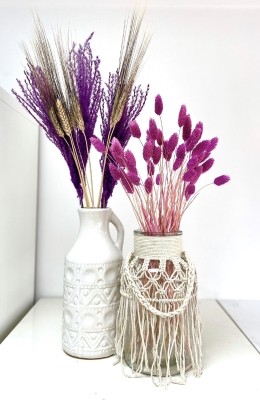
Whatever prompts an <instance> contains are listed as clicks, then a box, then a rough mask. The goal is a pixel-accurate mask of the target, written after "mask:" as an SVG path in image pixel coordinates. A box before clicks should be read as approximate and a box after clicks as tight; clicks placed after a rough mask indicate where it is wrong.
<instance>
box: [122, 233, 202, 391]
mask: <svg viewBox="0 0 260 400" xmlns="http://www.w3.org/2000/svg"><path fill="white" fill-rule="evenodd" d="M120 291H121V300H120V305H119V311H118V315H117V333H116V352H117V356H118V358H119V360H121V362H122V364H123V365H124V366H125V367H126V368H125V367H124V371H125V373H126V374H128V376H133V377H135V376H139V375H140V374H149V375H151V377H152V379H153V381H154V383H155V384H156V385H167V384H168V383H170V382H175V383H185V380H186V371H187V370H189V369H192V370H193V373H194V375H196V376H199V375H200V374H201V370H202V353H201V323H200V318H199V311H198V303H197V277H196V271H195V268H194V265H193V264H192V263H191V262H190V260H189V259H188V257H187V255H186V253H185V252H183V250H182V233H181V232H176V233H174V234H165V235H150V234H145V233H142V232H140V231H135V232H134V252H133V253H130V254H129V256H128V257H127V259H126V260H125V262H124V264H123V267H122V273H121V289H120ZM129 367H130V369H129Z"/></svg>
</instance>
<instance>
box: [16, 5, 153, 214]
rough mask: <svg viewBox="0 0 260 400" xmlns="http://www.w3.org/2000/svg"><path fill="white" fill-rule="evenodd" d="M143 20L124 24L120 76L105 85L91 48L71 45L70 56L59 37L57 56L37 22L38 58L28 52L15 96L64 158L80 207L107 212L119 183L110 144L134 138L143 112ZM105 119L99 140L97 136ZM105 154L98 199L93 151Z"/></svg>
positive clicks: (135, 15)
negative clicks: (110, 164)
mask: <svg viewBox="0 0 260 400" xmlns="http://www.w3.org/2000/svg"><path fill="white" fill-rule="evenodd" d="M142 17H143V15H142V14H141V13H140V12H139V11H136V10H134V11H133V13H132V15H131V17H130V18H129V21H128V23H127V24H125V28H124V33H123V40H122V49H121V58H120V63H119V67H118V70H117V71H116V73H114V74H112V73H111V74H110V75H109V80H108V82H107V83H105V85H103V84H102V80H101V73H100V68H99V67H100V60H99V58H98V57H94V56H93V53H92V49H91V46H90V42H91V39H92V36H93V33H92V34H91V35H90V37H89V38H88V39H87V40H86V41H85V43H84V44H83V45H78V46H77V45H76V44H75V43H74V44H73V45H72V47H71V49H70V50H68V49H67V47H65V46H64V44H63V42H62V38H61V36H60V35H57V37H55V43H56V48H55V50H56V52H55V53H53V51H52V48H51V45H50V42H49V40H48V38H47V35H46V33H45V30H44V28H43V25H42V23H41V21H40V20H39V19H38V18H37V20H36V21H35V42H34V46H33V52H34V57H32V56H31V55H30V52H29V51H28V50H27V48H26V47H25V46H24V51H25V55H26V61H27V68H26V70H25V71H24V74H25V79H24V81H23V82H22V81H21V80H17V82H18V85H19V88H20V93H18V92H17V91H15V90H13V93H14V94H15V96H16V97H17V99H18V100H19V102H20V103H21V104H22V105H23V107H24V108H25V109H26V110H27V111H28V112H29V113H30V114H31V115H32V117H33V118H34V119H35V120H36V121H37V122H38V123H39V125H40V126H41V127H42V128H43V130H44V131H45V133H46V135H47V137H48V139H49V140H51V142H53V143H54V144H55V145H56V146H57V148H58V149H59V150H60V152H61V154H62V156H63V157H64V159H65V161H66V163H67V165H68V168H69V171H70V176H71V181H72V183H73V185H74V187H75V189H76V192H77V196H78V198H79V202H80V205H81V206H82V207H106V206H107V202H108V200H109V198H110V196H111V195H112V193H113V189H114V186H115V184H116V181H115V180H114V178H113V177H112V175H111V173H110V169H109V168H108V165H107V160H108V154H109V148H110V143H111V140H112V139H113V138H114V137H115V138H117V139H118V141H119V142H120V144H121V145H122V146H123V147H124V146H125V145H126V144H127V142H128V140H129V138H130V136H131V134H130V129H129V123H130V121H132V120H134V119H135V118H136V117H137V116H138V115H139V113H140V112H141V110H142V108H143V106H144V104H145V101H146V98H147V94H148V88H147V90H146V91H143V90H142V89H141V87H140V86H138V87H135V86H134V82H135V78H136V75H137V73H138V71H139V68H140V66H141V63H142V59H143V56H144V54H145V52H146V49H147V46H148V43H149V39H148V37H147V35H146V34H144V35H143V37H142V38H141V40H140V39H139V36H140V27H141V24H142ZM98 115H100V117H101V134H100V139H99V138H98V136H96V135H95V134H94V132H95V129H96V122H97V118H98ZM92 145H93V147H94V148H96V149H97V150H98V151H99V152H101V153H102V156H101V160H100V166H101V175H102V177H101V180H100V184H99V185H98V187H97V190H98V196H97V199H96V198H95V195H96V193H95V187H94V184H93V176H92V171H93V169H92V166H91V158H90V150H91V147H92Z"/></svg>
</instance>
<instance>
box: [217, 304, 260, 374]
mask: <svg viewBox="0 0 260 400" xmlns="http://www.w3.org/2000/svg"><path fill="white" fill-rule="evenodd" d="M219 303H220V304H221V306H222V307H223V308H224V309H225V311H226V312H227V313H228V315H229V316H230V318H231V319H232V320H233V321H234V322H235V323H236V325H237V326H238V327H239V328H240V329H241V331H242V332H243V333H244V334H245V335H246V336H247V338H248V340H250V342H251V343H252V344H253V346H255V348H256V349H257V350H258V352H259V353H260V300H220V301H219ZM259 376H260V371H259Z"/></svg>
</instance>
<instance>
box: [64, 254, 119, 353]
mask: <svg viewBox="0 0 260 400" xmlns="http://www.w3.org/2000/svg"><path fill="white" fill-rule="evenodd" d="M120 267H121V261H116V262H112V263H107V264H75V263H70V262H68V261H66V262H65V270H64V301H63V349H64V350H65V351H66V352H67V353H68V354H71V355H73V356H76V357H81V358H101V357H107V356H110V355H112V354H114V353H115V344H114V340H115V324H116V314H117V310H118V306H119V299H120V292H119V289H120V287H119V286H120Z"/></svg>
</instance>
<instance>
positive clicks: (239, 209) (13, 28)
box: [0, 0, 260, 299]
mask: <svg viewBox="0 0 260 400" xmlns="http://www.w3.org/2000/svg"><path fill="white" fill-rule="evenodd" d="M2 2H3V0H2ZM15 3H17V4H18V1H17V2H15V1H13V2H12V1H10V0H9V2H8V3H7V4H8V6H6V7H3V6H2V8H1V15H0V20H1V24H0V34H1V37H2V38H3V37H5V36H6V37H8V48H7V46H5V43H3V42H2V41H1V43H0V48H1V54H2V55H3V54H4V57H1V58H0V84H1V85H2V86H3V87H5V88H6V89H7V90H9V91H10V89H11V87H13V86H15V78H16V77H21V76H22V69H23V68H22V63H23V62H24V57H23V54H22V52H21V50H20V48H19V46H18V43H19V42H20V41H21V40H26V41H27V42H28V41H29V40H30V38H31V32H32V26H33V23H32V17H31V14H30V8H29V7H25V6H24V7H20V8H18V6H17V4H16V6H13V7H12V6H11V5H12V4H15ZM26 3H27V4H31V5H32V4H36V9H37V10H38V12H39V15H40V17H41V18H42V20H43V21H44V23H45V25H46V26H47V27H48V29H51V26H53V27H55V26H56V25H57V23H58V24H59V25H60V26H61V27H62V28H64V29H65V28H66V27H67V26H68V25H70V27H71V30H72V31H73V34H75V36H76V38H77V39H78V40H83V39H84V38H85V37H87V36H88V35H89V33H90V32H92V31H93V30H94V31H95V35H94V38H93V41H92V48H93V51H94V53H96V54H98V55H99V56H100V58H101V60H102V71H103V73H104V76H106V74H107V73H108V71H109V70H114V69H115V68H116V66H117V57H118V53H119V48H120V40H121V37H120V35H121V31H122V25H123V20H124V17H125V15H126V5H127V4H129V1H127V0H121V1H120V0H118V1H116V0H114V1H112V2H105V1H95V6H94V5H93V3H94V2H92V1H88V0H85V1H81V2H80V1H79V0H78V1H74V2H73V6H70V7H69V6H63V7H61V6H60V4H61V3H62V2H61V1H57V2H53V1H44V2H42V3H44V5H41V2H40V1H35V2H33V1H31V2H29V1H28V2H25V1H20V2H19V5H21V4H26ZM48 3H49V4H48ZM66 3H71V2H65V1H64V2H63V4H66ZM148 3H149V6H148V11H147V15H146V21H147V24H148V26H152V29H153V32H154V34H153V38H152V42H151V46H150V50H149V54H148V57H147V61H146V64H145V65H144V68H143V70H142V72H141V74H140V77H139V82H141V83H143V84H144V85H146V84H147V83H150V85H151V90H150V95H149V99H148V101H147V104H146V106H145V110H144V111H143V114H142V117H141V118H140V119H139V121H140V124H141V126H143V128H144V129H145V128H146V124H147V121H148V119H149V117H150V116H151V115H152V114H153V98H154V96H155V95H156V94H157V93H161V95H162V97H163V99H164V104H165V107H164V110H165V111H164V116H163V119H164V127H165V128H166V129H167V131H168V132H169V134H170V133H172V132H173V131H174V130H175V129H176V119H177V114H178V110H179V106H180V105H181V104H183V103H185V104H186V105H187V107H188V110H189V112H190V113H191V117H192V118H193V121H194V122H197V121H199V120H201V121H203V123H204V127H205V137H213V136H218V137H219V139H220V144H219V147H218V149H217V150H216V151H215V156H216V163H215V166H214V169H213V170H212V173H208V174H207V178H208V179H206V178H205V180H206V181H208V180H209V181H210V180H211V179H212V178H214V177H215V176H217V175H220V174H222V173H227V174H229V175H230V176H231V178H232V180H231V182H230V183H229V184H228V185H226V186H224V187H221V188H217V187H213V186H212V187H209V188H207V189H206V190H205V191H204V192H203V193H201V195H200V196H199V197H198V198H197V199H196V201H195V202H194V203H193V205H192V206H191V208H190V209H189V210H188V211H187V214H186V216H185V218H184V220H183V224H182V229H183V231H184V243H185V248H186V250H187V251H188V252H189V254H190V255H191V256H192V258H193V259H194V261H195V263H196V265H197V269H198V275H199V288H200V296H201V297H217V298H258V299H259V298H260V290H259V280H260V269H259V267H258V265H257V256H258V246H259V238H260V235H259V229H258V228H259V223H260V221H259V197H260V188H259V183H260V180H259V170H260V158H259V156H258V155H259V150H260V146H259V144H260V140H259V131H260V112H259V110H260V47H259V43H260V2H259V1H256V0H255V1H246V0H244V1H242V0H240V1H235V0H233V1H224V0H223V1H220V0H219V1H217V0H215V1H213V0H212V1H210V0H203V1H202V0H201V1H192V0H190V1H188V0H186V1H177V0H176V1H174V0H172V1H170V0H169V1H166V0H158V1H155V0H151V1H150V2H148ZM1 4H2V3H1ZM47 4H48V6H47ZM81 4H84V6H82V5H81ZM108 4H109V5H108ZM119 4H120V6H119ZM158 4H159V5H158ZM156 5H157V7H156ZM39 184H40V198H39V220H38V221H39V225H38V243H37V281H36V291H37V297H43V296H61V295H62V286H63V259H64V255H65V254H66V252H67V251H68V249H69V248H70V246H71V245H72V243H73V241H74V239H75V236H76V233H77V229H78V217H77V199H76V196H75V193H74V189H73V187H72V184H71V183H70V181H69V174H68V171H67V167H66V165H65V162H64V161H63V159H62V157H61V156H60V154H59V153H58V151H57V150H56V148H54V146H53V145H52V144H51V143H49V142H48V141H47V140H46V138H45V137H44V135H42V137H41V140H40V181H39ZM110 206H111V207H112V208H113V209H114V211H115V212H116V213H117V215H118V216H119V217H120V218H121V220H122V222H123V223H124V226H125V229H126V239H125V247H124V254H126V253H127V252H128V251H130V249H131V248H132V230H133V229H134V228H135V227H136V223H135V220H134V216H133V213H132V211H131V209H130V205H129V204H128V202H127V199H126V197H125V196H124V193H123V192H122V191H121V190H120V189H119V188H117V189H116V191H115V192H114V197H113V199H112V201H111V202H110Z"/></svg>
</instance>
